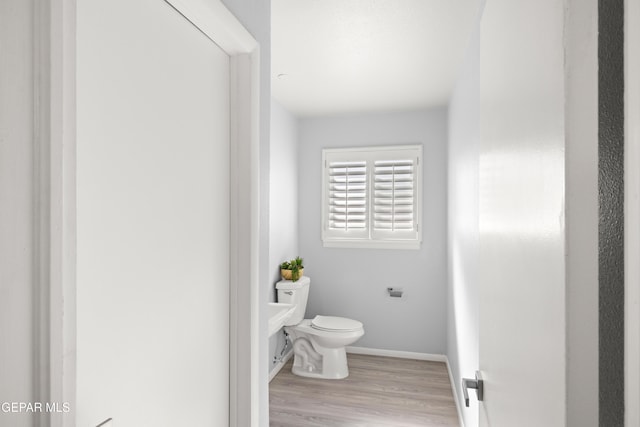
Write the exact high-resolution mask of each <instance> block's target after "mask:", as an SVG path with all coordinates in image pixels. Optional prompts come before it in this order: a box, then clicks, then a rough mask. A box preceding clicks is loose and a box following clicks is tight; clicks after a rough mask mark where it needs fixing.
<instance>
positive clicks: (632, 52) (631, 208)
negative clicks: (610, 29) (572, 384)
mask: <svg viewBox="0 0 640 427" xmlns="http://www.w3.org/2000/svg"><path fill="white" fill-rule="evenodd" d="M624 11H625V12H624V13H625V24H624V26H625V28H624V31H625V35H624V37H625V47H624V61H625V64H624V67H625V70H624V74H625V82H624V86H625V112H624V117H625V120H624V122H625V123H624V126H625V129H624V135H625V156H624V161H625V166H624V173H625V177H624V182H625V195H624V199H625V213H624V219H625V224H624V230H625V231H624V234H625V236H624V244H625V248H624V254H625V261H624V268H625V273H624V277H625V291H624V294H625V308H624V313H625V327H624V329H625V337H624V343H625V355H624V361H625V362H624V363H625V375H624V376H625V381H624V386H625V405H624V406H625V425H628V426H635V425H638V424H640V367H639V366H638V360H639V359H640V326H639V325H640V266H639V265H638V259H640V79H638V75H639V73H640V28H639V27H640V4H638V2H637V1H633V0H626V1H625V4H624Z"/></svg>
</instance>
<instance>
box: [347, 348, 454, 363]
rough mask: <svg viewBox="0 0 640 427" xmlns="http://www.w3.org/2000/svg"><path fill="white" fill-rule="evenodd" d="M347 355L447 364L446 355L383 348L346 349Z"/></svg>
mask: <svg viewBox="0 0 640 427" xmlns="http://www.w3.org/2000/svg"><path fill="white" fill-rule="evenodd" d="M345 349H346V350H347V353H352V354H365V355H368V356H384V357H397V358H398V359H414V360H427V361H430V362H447V356H445V355H444V354H429V353H415V352H413V351H399V350H386V349H382V348H368V347H351V346H349V347H345Z"/></svg>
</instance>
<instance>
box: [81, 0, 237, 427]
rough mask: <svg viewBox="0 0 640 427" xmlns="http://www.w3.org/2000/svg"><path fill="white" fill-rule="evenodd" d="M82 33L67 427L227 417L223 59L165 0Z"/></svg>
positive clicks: (86, 17)
mask: <svg viewBox="0 0 640 427" xmlns="http://www.w3.org/2000/svg"><path fill="white" fill-rule="evenodd" d="M77 40H78V42H77V123H78V127H77V131H78V135H77V146H78V148H77V192H78V194H77V224H78V229H77V231H78V241H77V258H78V264H77V275H78V276H77V407H76V408H74V410H76V411H77V418H76V421H77V425H78V426H90V425H93V426H94V425H97V424H99V423H100V422H102V421H104V420H106V419H108V418H112V419H113V424H114V425H116V426H119V427H126V426H181V425H184V426H186V425H189V426H223V425H228V423H229V58H228V56H227V55H226V54H225V53H224V52H223V51H222V50H221V49H220V48H219V47H218V46H216V44H214V43H213V42H212V41H211V40H210V39H209V38H207V37H206V36H205V35H204V34H203V33H202V32H201V31H199V30H198V29H197V28H196V27H195V26H193V25H192V24H191V23H190V22H189V21H187V20H186V19H185V18H184V17H183V16H182V15H181V14H179V13H178V12H176V10H174V9H173V8H172V7H171V6H170V5H168V4H167V3H165V2H164V1H160V0H136V1H130V0H110V1H102V0H83V1H79V2H78V3H77Z"/></svg>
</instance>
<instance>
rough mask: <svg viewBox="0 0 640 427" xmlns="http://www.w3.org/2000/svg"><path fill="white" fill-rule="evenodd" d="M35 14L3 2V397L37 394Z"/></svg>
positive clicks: (10, 419) (11, 419) (30, 419)
mask: <svg viewBox="0 0 640 427" xmlns="http://www.w3.org/2000/svg"><path fill="white" fill-rule="evenodd" d="M34 16H35V14H34V5H33V2H31V1H21V0H16V1H3V2H1V3H0V44H1V45H2V46H3V47H2V52H3V53H2V55H0V73H1V74H0V93H1V94H2V96H0V206H2V208H0V236H1V237H0V295H2V296H1V297H0V342H1V343H2V344H1V345H0V402H32V401H34V400H35V399H36V398H37V395H36V393H37V391H36V387H34V386H35V385H36V372H34V370H33V366H34V362H35V357H36V354H35V353H36V352H35V349H34V340H35V339H37V335H36V333H35V330H34V328H35V316H34V312H33V307H34V295H35V294H36V292H35V289H36V287H35V283H36V277H34V274H33V267H34V265H35V264H34V262H35V259H36V258H35V256H36V253H37V249H36V245H35V240H34V234H35V233H34V229H33V227H34V219H35V207H34V200H35V196H34V191H35V188H34V177H35V171H36V170H37V168H36V166H35V165H34V161H35V153H36V152H35V150H36V145H35V138H34V137H35V135H34V132H33V130H34V117H33V116H32V114H33V112H34V110H35V106H34V102H33V100H34V93H33V88H34V85H33V83H34V80H33V78H34V56H33V55H32V54H31V52H32V49H33V47H32V46H33V43H34V37H33V31H34V23H33V19H34V18H33V17H34ZM25 53H27V55H25ZM35 419H36V417H35V416H34V415H33V414H26V413H17V414H11V413H3V412H0V424H3V425H12V426H16V427H22V426H25V427H26V426H31V425H33V424H34V423H35Z"/></svg>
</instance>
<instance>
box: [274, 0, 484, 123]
mask: <svg viewBox="0 0 640 427" xmlns="http://www.w3.org/2000/svg"><path fill="white" fill-rule="evenodd" d="M478 3H479V2H478V0H272V1H271V5H272V10H271V74H272V75H271V92H272V95H273V97H274V98H275V99H276V100H277V101H278V102H279V103H280V104H281V105H282V106H284V107H285V108H286V109H287V110H289V111H290V112H291V113H293V114H295V115H297V116H303V117H304V116H318V115H331V114H342V113H350V112H370V111H395V110H407V109H416V108H425V107H431V106H438V105H445V104H447V103H448V100H449V98H450V96H451V92H452V90H453V87H454V83H455V80H456V77H457V74H458V70H459V67H460V66H461V65H460V64H461V61H462V58H463V55H464V50H465V47H466V45H467V42H468V39H469V36H470V34H471V31H472V28H473V25H474V23H475V21H476V15H477V9H478Z"/></svg>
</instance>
